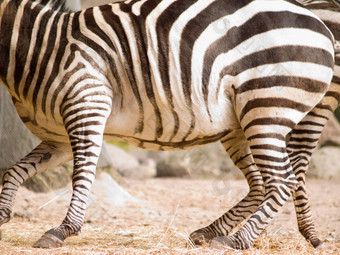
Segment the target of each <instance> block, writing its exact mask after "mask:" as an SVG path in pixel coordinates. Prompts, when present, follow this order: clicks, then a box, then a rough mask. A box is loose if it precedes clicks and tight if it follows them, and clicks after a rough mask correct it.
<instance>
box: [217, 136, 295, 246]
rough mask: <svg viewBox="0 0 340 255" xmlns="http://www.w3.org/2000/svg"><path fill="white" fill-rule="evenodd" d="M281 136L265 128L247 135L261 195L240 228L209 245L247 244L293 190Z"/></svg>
mask: <svg viewBox="0 0 340 255" xmlns="http://www.w3.org/2000/svg"><path fill="white" fill-rule="evenodd" d="M273 131H274V130H273ZM285 140H286V139H285V136H284V135H283V134H282V133H275V132H268V130H267V132H266V133H255V134H254V133H253V135H252V136H251V137H248V142H249V147H250V149H251V152H252V155H253V158H254V161H255V163H256V165H257V167H258V168H259V171H260V173H261V175H262V179H263V185H264V190H265V196H264V199H263V200H262V202H261V203H260V205H259V206H258V207H257V209H256V210H255V212H254V213H253V214H252V215H251V216H250V217H249V218H248V219H247V221H246V223H245V224H244V225H243V226H242V228H241V229H239V230H238V231H237V232H236V233H234V234H233V235H230V236H219V237H216V238H214V239H213V240H212V242H211V246H212V247H214V248H225V247H230V248H234V249H248V248H250V247H251V246H252V245H253V243H254V241H255V240H256V238H257V237H258V236H259V235H260V234H261V232H262V231H263V230H264V229H265V228H266V227H267V225H268V223H269V222H270V221H271V219H272V218H273V217H274V216H275V215H276V214H277V212H278V211H279V209H280V208H281V207H282V206H283V205H284V204H285V202H286V201H287V200H288V199H289V198H290V196H291V193H292V192H294V191H295V190H296V188H297V185H298V182H297V180H296V177H295V175H294V173H293V170H292V167H291V165H290V161H289V158H288V154H287V152H286V141H285Z"/></svg>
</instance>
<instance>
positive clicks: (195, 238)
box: [190, 229, 212, 246]
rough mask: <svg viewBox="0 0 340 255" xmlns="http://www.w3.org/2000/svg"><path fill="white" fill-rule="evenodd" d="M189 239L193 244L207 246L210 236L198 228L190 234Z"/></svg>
mask: <svg viewBox="0 0 340 255" xmlns="http://www.w3.org/2000/svg"><path fill="white" fill-rule="evenodd" d="M190 239H191V240H192V242H193V243H194V244H195V245H200V246H207V245H209V243H210V241H211V239H212V238H211V237H210V236H209V235H208V234H207V233H206V232H204V231H203V230H201V229H199V230H196V231H195V232H192V233H191V234H190Z"/></svg>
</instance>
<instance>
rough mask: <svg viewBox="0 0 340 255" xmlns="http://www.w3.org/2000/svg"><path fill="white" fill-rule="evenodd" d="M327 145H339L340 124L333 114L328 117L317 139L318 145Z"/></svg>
mask: <svg viewBox="0 0 340 255" xmlns="http://www.w3.org/2000/svg"><path fill="white" fill-rule="evenodd" d="M327 145H338V146H340V124H339V121H338V120H337V119H336V118H335V116H334V115H331V117H330V118H329V121H328V122H327V124H326V126H325V127H324V129H323V131H322V134H321V137H320V140H319V146H327Z"/></svg>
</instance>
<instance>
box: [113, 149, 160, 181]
mask: <svg viewBox="0 0 340 255" xmlns="http://www.w3.org/2000/svg"><path fill="white" fill-rule="evenodd" d="M106 147H107V151H108V153H109V155H110V157H111V160H112V163H113V166H114V167H116V168H117V170H118V172H119V173H120V174H121V175H122V176H125V177H132V178H137V179H143V178H150V177H154V176H155V175H156V163H155V162H154V160H152V159H149V158H147V157H146V158H140V159H138V158H137V157H136V156H134V155H133V154H132V153H131V154H130V153H128V152H126V151H124V150H122V149H121V148H119V147H117V146H114V145H111V144H107V146H106Z"/></svg>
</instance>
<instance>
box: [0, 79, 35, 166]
mask: <svg viewBox="0 0 340 255" xmlns="http://www.w3.org/2000/svg"><path fill="white" fill-rule="evenodd" d="M0 119H1V121H0V144H1V150H0V169H7V168H8V167H10V166H11V165H13V164H14V163H15V162H17V161H18V160H20V159H21V158H23V157H24V156H25V155H26V154H27V153H29V152H30V151H31V150H32V149H33V148H34V147H36V146H37V145H38V144H39V142H40V141H39V139H38V138H36V137H35V136H34V135H33V134H32V133H31V132H30V131H29V130H28V129H27V128H26V126H25V125H24V124H23V123H22V121H21V119H20V117H19V115H18V113H17V112H16V110H15V108H14V105H13V103H12V100H11V97H10V95H9V94H8V92H7V89H6V88H5V87H3V86H2V85H1V84H0Z"/></svg>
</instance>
